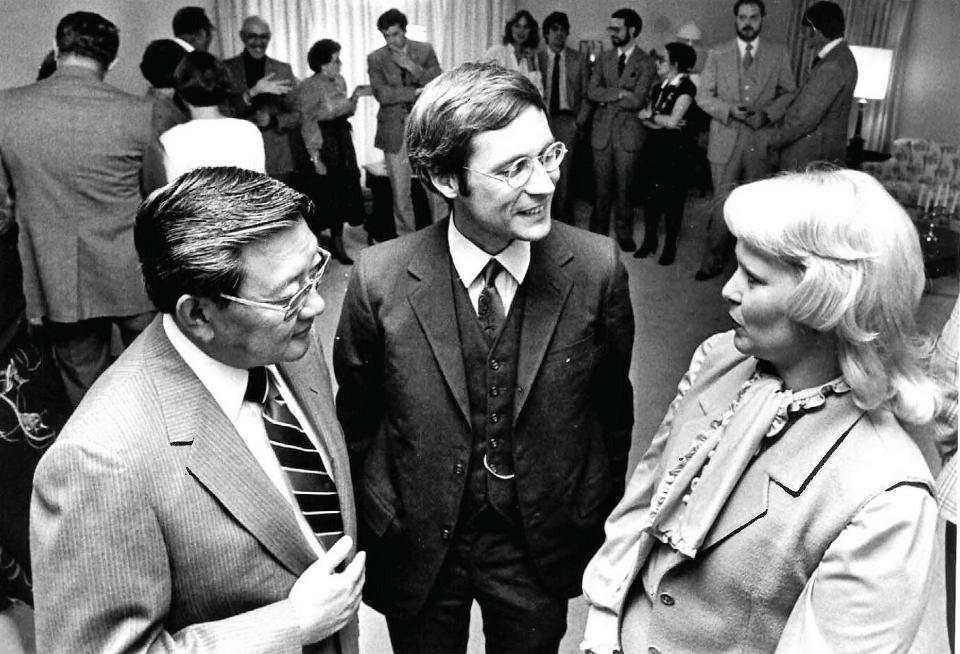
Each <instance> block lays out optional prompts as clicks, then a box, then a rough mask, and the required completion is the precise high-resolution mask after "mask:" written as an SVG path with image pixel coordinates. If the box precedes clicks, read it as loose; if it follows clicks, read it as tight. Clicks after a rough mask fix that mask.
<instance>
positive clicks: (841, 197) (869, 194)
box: [723, 169, 938, 423]
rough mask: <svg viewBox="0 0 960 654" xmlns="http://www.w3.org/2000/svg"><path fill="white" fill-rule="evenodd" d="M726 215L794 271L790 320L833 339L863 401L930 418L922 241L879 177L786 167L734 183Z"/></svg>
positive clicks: (868, 406)
mask: <svg viewBox="0 0 960 654" xmlns="http://www.w3.org/2000/svg"><path fill="white" fill-rule="evenodd" d="M723 213H724V219H725V220H726V223H727V226H728V227H729V228H730V232H731V233H732V234H733V235H734V236H736V237H737V238H738V239H740V240H741V241H742V242H743V243H745V244H746V245H749V246H750V247H751V248H754V249H756V250H758V251H759V252H761V253H763V254H765V255H767V256H770V257H771V258H773V259H775V260H778V261H781V262H783V263H786V264H787V265H789V266H792V267H794V268H795V269H796V270H797V272H798V277H799V283H798V284H797V287H796V289H795V290H794V292H793V296H792V297H791V299H790V310H789V311H790V318H791V319H793V320H794V321H795V322H797V323H798V324H800V325H802V326H805V327H807V328H810V329H814V330H816V331H819V332H830V333H832V334H833V335H834V336H835V337H836V339H837V344H838V356H839V364H840V369H841V370H842V371H843V376H844V378H845V379H846V381H847V383H848V384H850V386H851V388H852V390H853V394H854V398H855V400H856V402H857V405H858V406H860V407H861V408H863V409H865V410H872V409H876V408H886V409H889V410H891V411H892V412H893V413H894V415H896V416H897V418H899V419H901V420H903V421H906V422H910V423H924V422H928V421H929V420H930V419H931V418H932V417H933V415H934V411H935V410H936V405H937V398H938V394H937V391H936V387H935V385H934V384H933V382H932V381H931V380H930V379H929V378H928V377H927V375H926V373H925V372H924V361H923V359H924V350H925V345H924V343H923V342H922V341H921V339H919V338H918V337H917V332H916V323H915V320H914V316H915V314H916V310H917V306H918V305H919V303H920V296H921V294H922V293H923V287H924V270H923V258H922V256H921V253H920V241H919V239H918V237H917V232H916V229H915V228H914V226H913V223H912V222H911V221H910V218H909V217H908V216H907V214H906V212H905V211H904V210H903V208H902V207H901V206H900V205H899V204H898V203H897V202H896V200H894V199H893V198H892V197H891V196H890V194H889V193H887V192H886V191H885V190H884V189H883V187H882V186H881V185H880V183H879V182H877V181H876V180H875V179H874V178H873V177H870V176H869V175H867V174H865V173H861V172H857V171H853V170H838V169H832V170H807V171H805V172H794V173H785V174H782V175H778V176H776V177H772V178H770V179H766V180H762V181H759V182H754V183H752V184H746V185H744V186H740V187H739V188H737V189H735V190H734V191H733V192H732V193H731V194H730V196H729V198H728V199H727V201H726V204H725V205H724V211H723Z"/></svg>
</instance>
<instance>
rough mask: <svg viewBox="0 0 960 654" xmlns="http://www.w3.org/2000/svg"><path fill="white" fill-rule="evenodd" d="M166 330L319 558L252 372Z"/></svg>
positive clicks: (167, 321) (285, 391)
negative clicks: (252, 389)
mask: <svg viewBox="0 0 960 654" xmlns="http://www.w3.org/2000/svg"><path fill="white" fill-rule="evenodd" d="M501 277H502V275H501ZM163 330H164V332H166V334H167V338H168V339H170V344H171V345H173V348H174V349H175V350H176V351H177V353H178V354H180V356H181V357H182V358H183V361H184V363H186V364H187V366H189V368H190V369H191V370H192V371H193V372H194V374H196V376H197V378H198V379H199V380H200V383H201V384H203V386H204V387H205V388H206V389H207V390H208V391H210V394H211V395H212V396H213V399H214V400H215V401H216V403H217V405H218V406H219V407H220V409H221V410H222V411H223V413H224V415H226V416H227V419H229V420H230V422H231V423H233V426H234V427H236V429H237V432H238V433H239V434H240V438H242V439H243V442H244V444H245V445H246V446H247V449H248V450H250V453H251V454H253V457H254V458H255V459H256V460H257V463H258V464H259V465H260V467H261V468H262V469H263V472H264V473H265V474H266V475H267V477H268V478H269V479H270V481H271V482H272V483H273V485H274V486H275V487H276V488H277V490H278V491H280V494H281V495H282V496H283V497H284V499H285V500H287V503H288V504H289V505H290V509H291V511H292V512H293V514H294V517H295V518H296V520H297V525H298V526H299V527H300V531H301V533H303V536H304V538H305V539H306V540H307V542H308V543H309V544H310V547H311V549H313V551H314V552H315V553H316V555H317V556H318V557H319V556H320V555H321V554H322V553H323V548H322V547H321V546H320V542H319V541H318V540H317V538H316V536H314V534H313V529H311V528H310V525H308V524H307V521H306V519H305V518H304V517H303V513H301V512H300V507H299V506H298V505H297V501H296V499H294V496H293V491H292V490H291V489H290V483H289V481H288V480H287V474H286V473H285V472H284V471H283V469H282V468H281V467H280V462H279V461H277V456H276V454H274V452H273V447H272V446H271V445H270V441H269V440H268V439H267V433H266V430H264V428H263V418H262V417H261V413H260V411H261V408H260V405H259V404H257V403H255V402H245V401H244V399H243V395H244V393H245V392H246V389H247V378H248V377H249V374H250V373H249V372H248V371H246V370H242V369H240V368H234V367H232V366H228V365H227V364H225V363H221V362H220V361H217V360H216V359H214V358H212V357H210V356H209V355H208V354H206V353H205V352H203V351H202V350H201V349H200V348H198V347H197V346H196V345H194V343H193V342H192V341H190V339H188V338H187V337H186V336H185V335H184V333H183V332H182V331H181V330H180V327H179V326H178V325H177V323H176V321H175V320H174V319H173V316H171V315H170V314H164V315H163ZM267 370H269V371H270V374H271V375H272V376H273V379H274V380H276V382H277V388H278V389H279V391H280V395H281V397H283V399H284V400H286V402H287V406H288V407H289V408H290V410H291V411H292V412H293V415H294V416H296V418H297V420H299V421H300V425H301V426H302V427H303V429H304V432H305V433H306V434H307V438H309V439H310V442H311V443H313V445H314V447H316V448H317V451H318V452H319V453H320V457H321V458H322V459H323V464H324V465H325V466H326V467H327V470H328V471H331V472H332V470H333V469H332V468H331V467H330V456H329V454H327V451H326V449H325V448H324V447H323V444H322V443H321V442H320V439H319V438H318V437H317V434H316V432H315V431H314V429H313V425H312V424H311V422H310V421H309V420H307V419H306V415H305V414H304V412H303V409H301V408H300V404H299V403H298V402H297V400H296V398H295V397H294V395H293V393H292V392H291V391H290V389H289V388H288V387H287V384H286V382H284V380H283V378H282V377H281V375H280V374H279V373H278V372H277V368H276V366H267Z"/></svg>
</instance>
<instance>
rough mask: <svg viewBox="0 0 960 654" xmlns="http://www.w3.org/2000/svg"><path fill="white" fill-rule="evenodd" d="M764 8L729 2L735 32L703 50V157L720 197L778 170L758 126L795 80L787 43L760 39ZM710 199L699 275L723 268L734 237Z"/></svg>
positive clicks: (780, 105)
mask: <svg viewBox="0 0 960 654" xmlns="http://www.w3.org/2000/svg"><path fill="white" fill-rule="evenodd" d="M766 13H767V9H766V6H765V5H764V4H763V0H737V2H736V3H735V4H734V5H733V15H734V16H735V20H734V26H735V27H736V31H737V38H735V39H734V40H732V41H729V42H728V43H725V44H723V45H721V46H720V47H719V48H716V49H714V50H711V51H710V52H709V53H708V54H707V63H706V65H705V66H704V69H703V73H702V75H701V77H700V85H699V88H698V90H697V104H698V105H700V107H701V108H702V109H703V110H704V111H706V112H707V113H708V114H709V115H710V117H711V118H712V120H711V121H710V140H709V142H708V144H707V159H708V160H709V161H710V173H711V176H712V178H713V191H714V195H715V196H716V197H717V198H718V199H719V198H722V197H725V196H726V194H727V193H729V192H730V191H731V190H732V189H733V187H734V186H736V185H737V184H739V183H743V182H750V181H753V180H757V179H762V178H764V177H767V176H769V175H771V174H773V173H774V172H775V171H776V160H775V158H772V157H769V156H768V154H767V143H768V139H769V136H770V131H769V130H762V129H760V128H762V127H764V126H766V125H768V124H769V123H772V122H776V121H778V120H780V119H781V118H782V117H783V115H784V113H785V112H786V110H787V105H789V104H790V100H791V99H792V98H793V94H794V91H795V90H796V86H797V85H796V82H795V81H794V78H793V73H792V72H791V71H790V57H789V55H788V54H787V49H786V48H785V47H783V45H781V44H779V43H772V42H769V41H766V40H764V41H763V42H762V43H761V39H760V32H761V30H762V28H763V17H764V16H765V15H766ZM714 205H715V209H714V211H713V213H712V214H711V216H710V223H709V225H708V226H707V237H706V243H705V249H704V254H703V259H702V260H701V262H700V270H698V271H697V274H696V279H697V280H700V281H703V280H706V279H710V278H711V277H716V276H717V275H719V274H720V273H721V272H723V266H724V264H725V263H726V261H727V259H729V257H730V254H731V253H732V252H733V237H732V236H730V232H729V231H727V228H726V225H725V223H724V221H723V216H722V215H721V213H720V211H721V207H722V206H723V203H722V202H721V201H719V200H718V201H717V202H715V203H714Z"/></svg>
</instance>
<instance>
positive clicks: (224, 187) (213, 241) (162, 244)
mask: <svg viewBox="0 0 960 654" xmlns="http://www.w3.org/2000/svg"><path fill="white" fill-rule="evenodd" d="M313 211H314V207H313V203H312V202H311V201H310V200H309V199H308V198H307V197H306V196H305V195H303V194H301V193H298V192H297V191H294V190H293V189H291V188H290V187H289V186H287V185H286V184H283V183H282V182H279V181H277V180H275V179H273V178H271V177H268V176H267V175H264V174H262V173H257V172H254V171H251V170H244V169H241V168H232V167H217V168H197V169H196V170H193V171H190V172H188V173H184V174H183V175H181V176H180V177H178V178H177V179H176V180H174V181H173V182H171V183H170V184H167V185H166V186H164V187H163V188H161V189H158V190H157V191H155V192H154V193H152V194H151V195H150V197H149V198H147V199H146V200H144V201H143V204H141V205H140V210H139V211H138V212H137V220H136V226H135V228H134V244H135V246H136V248H137V254H138V256H139V257H140V269H141V272H142V274H143V279H144V285H145V286H146V289H147V295H148V296H149V297H150V299H151V300H152V301H153V303H154V305H155V306H156V307H157V309H159V310H160V311H162V312H164V313H173V311H174V309H175V308H176V305H177V300H178V299H180V297H181V296H183V295H193V296H196V297H208V298H219V296H220V294H221V293H226V294H229V295H235V294H236V292H237V289H238V288H239V287H240V285H241V283H242V282H243V266H242V260H241V254H242V252H243V248H244V247H246V246H248V245H250V244H252V243H257V242H262V241H264V240H266V239H268V238H270V237H271V236H272V235H274V234H276V233H278V232H282V231H283V230H286V229H290V228H292V227H294V226H295V225H297V224H298V223H299V222H300V221H302V220H303V221H306V220H307V218H308V216H310V214H311V213H312V212H313Z"/></svg>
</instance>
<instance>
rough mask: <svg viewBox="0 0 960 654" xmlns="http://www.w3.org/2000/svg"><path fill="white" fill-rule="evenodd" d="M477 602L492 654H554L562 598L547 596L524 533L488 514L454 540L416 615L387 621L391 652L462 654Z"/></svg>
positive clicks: (561, 626)
mask: <svg viewBox="0 0 960 654" xmlns="http://www.w3.org/2000/svg"><path fill="white" fill-rule="evenodd" d="M474 600H476V601H477V604H479V605H480V613H481V615H482V616H483V633H484V638H485V640H486V647H487V652H488V653H489V654H556V652H557V649H558V648H559V647H560V640H561V639H562V638H563V634H564V633H565V632H566V630H567V600H566V599H565V598H562V597H557V596H554V595H550V594H549V593H548V592H547V591H546V590H544V588H543V587H542V585H541V584H540V581H539V579H538V578H537V574H536V571H535V570H534V568H533V561H532V560H531V559H530V555H529V554H528V553H527V548H526V545H525V544H524V541H523V536H522V534H521V533H520V532H519V531H518V530H517V529H516V528H514V527H511V526H509V525H507V524H506V521H505V520H503V519H502V518H500V517H499V516H497V515H496V514H495V513H494V512H493V510H492V509H489V508H488V509H484V510H483V511H481V512H480V514H478V516H477V517H476V518H475V519H474V520H472V521H470V522H469V523H468V524H467V525H466V528H465V529H464V530H463V531H462V533H459V534H457V535H455V536H454V540H453V543H452V544H451V546H450V550H449V552H448V554H447V558H446V560H445V561H444V564H443V566H442V567H441V568H440V574H439V575H438V576H437V580H436V582H435V583H434V586H433V589H432V590H431V591H430V595H429V597H428V598H427V601H426V604H425V605H424V607H423V608H422V609H421V611H420V613H419V614H418V615H416V616H415V617H413V618H411V619H405V620H404V619H397V618H390V617H388V618H387V627H388V628H389V630H390V640H391V642H392V644H393V651H394V652H395V654H454V653H456V654H463V653H464V652H466V651H467V639H468V636H469V632H470V607H471V605H472V604H473V601H474Z"/></svg>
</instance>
